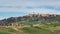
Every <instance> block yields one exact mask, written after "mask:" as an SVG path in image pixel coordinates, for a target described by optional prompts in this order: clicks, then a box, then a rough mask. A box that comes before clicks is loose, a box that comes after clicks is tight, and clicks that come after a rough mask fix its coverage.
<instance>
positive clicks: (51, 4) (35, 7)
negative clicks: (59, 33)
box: [0, 0, 60, 20]
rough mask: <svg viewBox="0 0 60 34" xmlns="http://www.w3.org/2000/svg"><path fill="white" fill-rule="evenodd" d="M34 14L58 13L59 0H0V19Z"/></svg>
mask: <svg viewBox="0 0 60 34" xmlns="http://www.w3.org/2000/svg"><path fill="white" fill-rule="evenodd" d="M33 12H35V13H36V14H38V13H40V14H60V0H0V20H1V19H4V18H9V17H17V16H23V15H26V14H29V13H33Z"/></svg>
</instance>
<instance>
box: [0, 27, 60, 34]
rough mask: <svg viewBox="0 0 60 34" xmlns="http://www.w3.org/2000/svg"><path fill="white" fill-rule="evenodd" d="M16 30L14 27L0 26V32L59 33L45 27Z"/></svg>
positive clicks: (25, 33) (1, 33) (6, 33)
mask: <svg viewBox="0 0 60 34" xmlns="http://www.w3.org/2000/svg"><path fill="white" fill-rule="evenodd" d="M17 29H18V31H16V30H15V29H14V28H6V27H0V34H59V32H60V31H59V30H57V31H55V32H52V31H51V30H47V29H38V28H31V27H29V28H28V27H25V28H17Z"/></svg>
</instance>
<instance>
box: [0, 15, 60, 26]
mask: <svg viewBox="0 0 60 34" xmlns="http://www.w3.org/2000/svg"><path fill="white" fill-rule="evenodd" d="M22 21H25V22H24V23H26V24H27V22H29V23H28V24H31V23H32V22H34V23H35V24H37V23H42V24H47V23H52V22H57V23H60V15H56V14H28V15H25V16H22V17H10V18H7V19H3V20H0V25H2V26H4V25H11V23H15V22H17V23H20V22H21V23H22V24H24V23H23V22H22ZM21 23H20V24H21ZM34 23H33V24H34Z"/></svg>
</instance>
